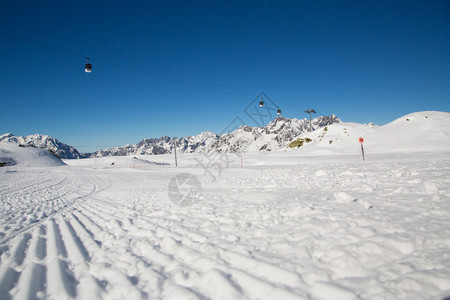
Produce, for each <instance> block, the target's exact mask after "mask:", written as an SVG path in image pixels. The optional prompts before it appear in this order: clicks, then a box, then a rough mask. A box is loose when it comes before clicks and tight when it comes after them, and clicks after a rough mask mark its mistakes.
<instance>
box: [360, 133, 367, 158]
mask: <svg viewBox="0 0 450 300" xmlns="http://www.w3.org/2000/svg"><path fill="white" fill-rule="evenodd" d="M359 143H360V144H361V153H362V158H363V160H366V158H365V157H364V147H363V143H364V138H362V137H360V138H359Z"/></svg>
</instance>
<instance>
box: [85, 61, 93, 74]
mask: <svg viewBox="0 0 450 300" xmlns="http://www.w3.org/2000/svg"><path fill="white" fill-rule="evenodd" d="M84 71H85V72H86V73H91V72H92V64H91V63H89V57H86V64H85V65H84Z"/></svg>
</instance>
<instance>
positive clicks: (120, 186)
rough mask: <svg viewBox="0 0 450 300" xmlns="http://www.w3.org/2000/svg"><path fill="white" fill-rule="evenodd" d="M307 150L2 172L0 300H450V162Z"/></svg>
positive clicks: (438, 156) (436, 152)
mask: <svg viewBox="0 0 450 300" xmlns="http://www.w3.org/2000/svg"><path fill="white" fill-rule="evenodd" d="M386 126H387V125H386ZM444 127H445V126H444ZM392 134H394V133H392ZM435 134H436V135H437V133H433V135H435ZM358 135H359V133H357V132H356V133H355V136H358ZM432 140H433V141H434V140H436V139H432ZM316 144H317V145H320V143H316ZM308 145H309V144H308ZM356 146H357V148H358V147H359V144H358V143H356ZM307 147H309V146H307ZM368 148H370V147H368ZM306 149H308V148H306V147H305V148H304V149H302V148H300V149H297V150H294V151H287V152H277V153H253V154H251V153H246V154H244V155H243V157H242V163H243V168H241V157H240V156H237V155H234V154H230V155H229V157H228V158H227V160H221V161H222V162H224V161H227V162H229V168H226V166H225V165H222V168H219V165H210V167H209V168H207V169H203V168H202V167H201V166H200V165H199V163H198V162H199V161H202V162H203V163H205V156H202V155H198V154H197V155H180V156H179V166H180V167H178V168H175V167H174V166H173V165H171V166H167V165H156V164H148V166H147V167H146V168H140V169H138V168H134V167H133V162H134V159H133V158H130V157H115V158H114V159H115V164H114V165H111V164H109V161H108V162H103V160H101V159H100V160H95V159H86V160H67V161H66V163H67V164H68V166H63V167H46V168H27V167H23V166H21V165H16V166H13V167H10V171H11V170H13V171H15V172H10V171H9V172H5V168H0V299H45V298H47V299H436V300H442V299H444V298H445V297H449V296H450V179H449V178H450V151H449V150H447V151H444V152H443V151H441V150H440V145H439V144H435V145H434V147H431V145H429V149H428V150H427V151H428V152H422V151H417V150H416V151H410V152H408V153H407V152H401V153H392V152H387V153H381V154H380V153H378V154H377V153H371V154H370V155H368V157H367V160H366V161H364V162H363V161H362V159H361V157H360V154H359V153H358V151H355V153H349V152H347V153H348V154H342V153H341V152H339V151H336V149H338V148H334V149H335V154H333V155H313V154H312V153H309V154H308V155H304V153H307V151H305V150H306ZM311 149H312V147H311ZM318 149H319V148H318ZM343 149H344V150H345V149H346V151H348V150H350V149H351V147H350V146H349V147H348V148H345V147H344V148H343ZM326 150H327V151H329V149H326ZM413 150H414V149H413ZM308 151H309V150H308ZM336 154H338V155H336ZM139 158H141V159H144V160H145V159H151V160H156V159H157V160H158V162H172V161H173V157H172V156H166V155H164V156H148V157H145V156H143V157H139ZM202 159H203V160H202ZM102 162H103V163H102ZM99 163H100V164H99ZM179 173H191V174H194V175H196V176H197V177H198V178H199V179H200V182H201V185H202V191H203V192H202V195H201V196H200V197H199V198H196V202H195V203H194V204H193V205H192V206H188V207H179V206H177V205H175V204H173V203H172V202H171V201H170V200H169V198H168V183H169V182H170V180H171V179H172V178H173V177H174V176H175V175H177V174H179ZM212 174H213V175H214V176H215V177H214V178H213V177H211V175H212Z"/></svg>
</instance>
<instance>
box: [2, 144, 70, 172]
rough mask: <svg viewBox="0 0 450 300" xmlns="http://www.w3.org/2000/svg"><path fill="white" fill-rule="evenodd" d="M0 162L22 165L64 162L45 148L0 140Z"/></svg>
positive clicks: (58, 164) (40, 165) (44, 164)
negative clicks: (21, 145)
mask: <svg viewBox="0 0 450 300" xmlns="http://www.w3.org/2000/svg"><path fill="white" fill-rule="evenodd" d="M0 162H2V163H6V165H7V166H8V165H18V166H22V167H50V166H61V165H64V163H63V162H62V161H61V160H60V159H59V158H57V157H56V156H54V155H52V154H50V152H48V151H47V150H44V149H40V148H35V147H19V146H18V145H17V144H16V143H8V142H0Z"/></svg>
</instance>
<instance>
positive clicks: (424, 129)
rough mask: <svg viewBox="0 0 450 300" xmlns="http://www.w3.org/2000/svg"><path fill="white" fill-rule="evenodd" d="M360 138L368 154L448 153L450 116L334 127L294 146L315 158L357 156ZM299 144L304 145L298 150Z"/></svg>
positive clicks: (306, 136) (306, 135)
mask: <svg viewBox="0 0 450 300" xmlns="http://www.w3.org/2000/svg"><path fill="white" fill-rule="evenodd" d="M360 137H362V138H364V143H363V146H364V149H365V151H366V152H367V153H399V152H416V151H420V152H429V151H446V150H449V149H450V113H446V112H437V111H423V112H416V113H412V114H408V115H406V116H403V117H401V118H398V119H397V120H395V121H393V122H391V123H389V124H386V125H383V126H377V125H375V124H372V123H369V124H358V123H346V122H344V123H339V124H332V125H329V126H326V127H323V128H321V129H319V130H316V131H314V132H306V133H303V134H301V135H299V136H298V137H296V138H295V139H293V142H294V143H292V144H291V146H293V149H296V150H298V151H302V152H303V153H304V154H313V155H317V154H334V153H358V152H360V151H361V146H360V145H359V138H360ZM299 140H300V141H302V140H303V143H301V142H300V143H299V142H298V141H299ZM295 142H296V143H295ZM299 144H302V145H301V146H300V147H297V146H298V145H299Z"/></svg>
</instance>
